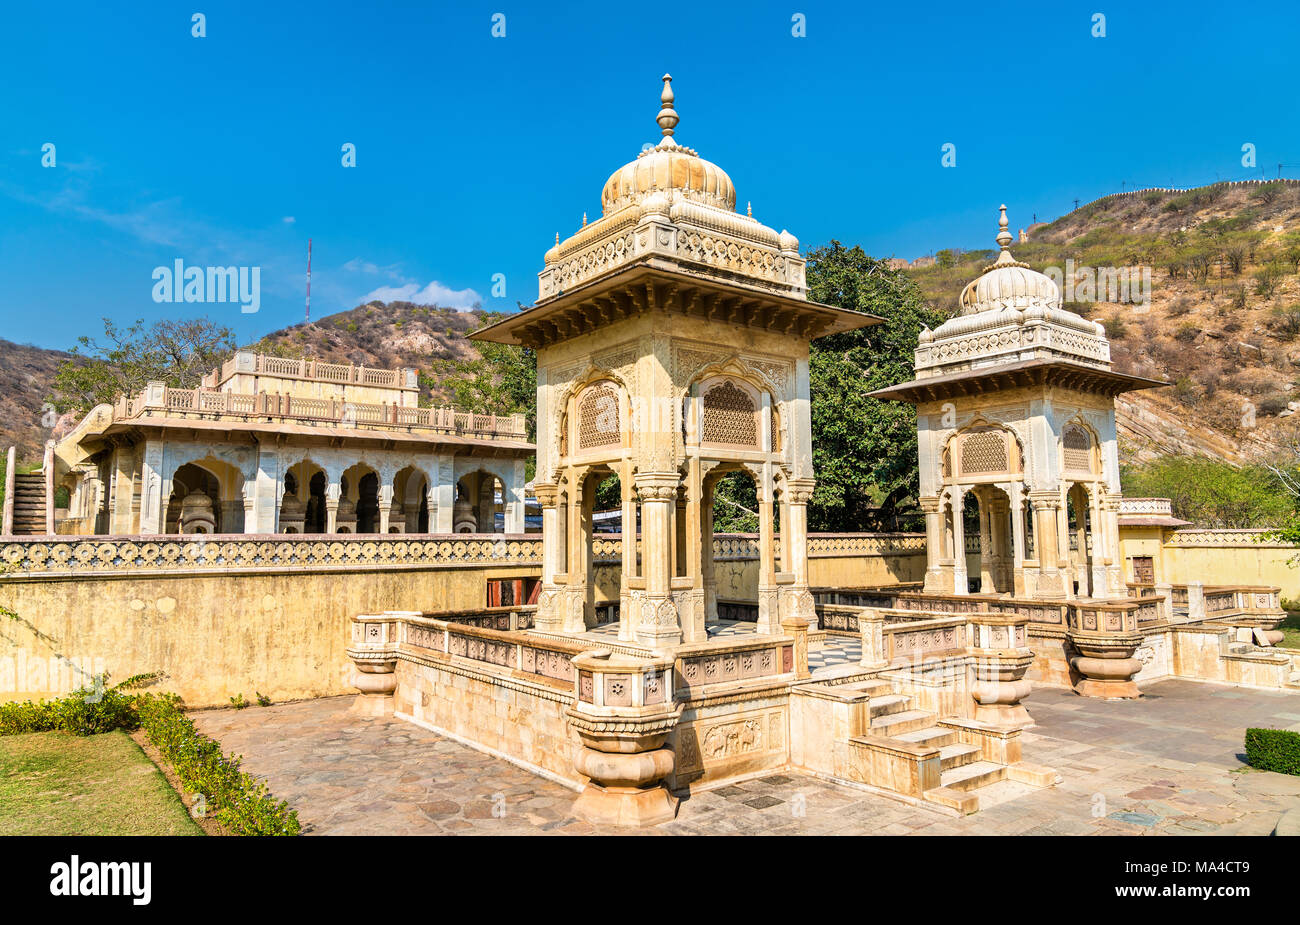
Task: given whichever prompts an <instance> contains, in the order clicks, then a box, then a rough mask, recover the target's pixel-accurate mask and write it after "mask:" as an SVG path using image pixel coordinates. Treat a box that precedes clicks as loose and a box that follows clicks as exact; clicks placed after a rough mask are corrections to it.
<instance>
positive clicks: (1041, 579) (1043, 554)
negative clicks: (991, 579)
mask: <svg viewBox="0 0 1300 925" xmlns="http://www.w3.org/2000/svg"><path fill="white" fill-rule="evenodd" d="M1029 500H1030V502H1032V504H1033V506H1034V507H1033V511H1034V554H1035V555H1036V556H1037V560H1038V575H1037V581H1036V583H1035V588H1034V596H1035V597H1037V598H1042V599H1045V600H1051V599H1058V598H1062V597H1065V596H1066V587H1065V572H1064V571H1063V569H1062V566H1063V564H1064V563H1062V561H1061V548H1060V547H1061V538H1060V529H1059V528H1060V519H1061V493H1060V492H1059V491H1052V490H1049V491H1031V492H1029Z"/></svg>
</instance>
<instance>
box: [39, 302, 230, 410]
mask: <svg viewBox="0 0 1300 925" xmlns="http://www.w3.org/2000/svg"><path fill="white" fill-rule="evenodd" d="M103 321H104V339H103V340H102V341H101V340H95V339H93V338H91V337H87V336H83V337H79V338H77V346H76V347H73V348H72V350H70V351H69V353H71V354H72V357H71V358H70V359H68V360H66V361H65V362H64V363H63V365H62V366H60V367H59V369H58V370H57V372H56V373H55V374H54V390H55V395H54V397H53V399H52V403H53V404H54V406H55V407H56V408H57V409H58V410H59V411H78V412H84V411H88V410H90V409H91V408H93V407H94V406H95V405H98V404H103V403H105V402H109V403H111V402H112V401H113V400H114V399H115V398H116V397H117V396H118V395H122V394H134V393H136V392H139V391H141V390H142V389H143V388H144V387H145V384H146V383H147V382H149V381H151V380H161V381H162V382H165V383H167V385H169V386H171V387H172V388H177V389H192V388H195V387H196V386H198V385H199V383H200V381H201V380H202V379H203V377H204V376H205V375H206V374H207V373H208V372H210V371H211V370H212V369H213V368H214V367H216V366H219V365H221V363H222V362H224V361H225V360H226V358H227V357H229V356H230V355H231V354H232V353H233V352H234V350H235V334H234V332H233V331H231V330H230V328H227V327H224V326H222V325H219V324H217V323H216V322H214V321H212V320H210V319H208V318H191V319H186V320H182V321H172V320H163V321H156V322H154V323H153V324H152V325H150V326H148V327H145V324H144V322H143V321H136V322H135V323H134V324H132V325H130V326H128V327H125V328H123V327H119V326H118V325H117V324H115V323H114V322H113V321H112V320H111V319H109V318H105V319H103Z"/></svg>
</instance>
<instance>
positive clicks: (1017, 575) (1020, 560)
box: [1007, 482, 1027, 597]
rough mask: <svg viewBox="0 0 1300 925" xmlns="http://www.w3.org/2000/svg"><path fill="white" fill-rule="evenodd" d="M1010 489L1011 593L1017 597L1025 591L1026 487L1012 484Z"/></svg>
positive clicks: (1017, 483) (1016, 483)
mask: <svg viewBox="0 0 1300 925" xmlns="http://www.w3.org/2000/svg"><path fill="white" fill-rule="evenodd" d="M1007 487H1008V489H1009V490H1008V492H1007V494H1008V496H1009V497H1010V498H1011V585H1010V587H1011V591H1012V593H1013V594H1014V595H1015V596H1016V597H1020V596H1022V595H1024V594H1025V593H1026V591H1025V547H1026V545H1027V539H1026V537H1025V497H1024V486H1023V485H1022V484H1021V483H1020V482H1012V483H1011V484H1010V485H1009V486H1007Z"/></svg>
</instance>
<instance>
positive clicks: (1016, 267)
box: [960, 206, 1061, 315]
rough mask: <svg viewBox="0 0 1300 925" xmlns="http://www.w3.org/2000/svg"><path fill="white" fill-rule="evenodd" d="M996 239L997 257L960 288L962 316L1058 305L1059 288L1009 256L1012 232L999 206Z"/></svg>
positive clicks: (1050, 279) (1003, 211)
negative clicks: (999, 249)
mask: <svg viewBox="0 0 1300 925" xmlns="http://www.w3.org/2000/svg"><path fill="white" fill-rule="evenodd" d="M998 228H999V230H998V236H997V242H998V244H999V246H1001V248H1002V253H1000V254H998V259H997V260H995V261H994V262H993V263H991V264H989V265H988V266H987V267H985V268H984V273H983V274H982V275H980V276H979V277H978V278H976V279H973V280H971V281H970V282H969V283H967V284H966V288H965V289H963V290H962V291H961V299H960V302H961V311H962V314H963V315H973V314H976V313H978V312H987V311H994V310H1001V309H1007V308H1016V309H1026V308H1029V307H1031V306H1039V307H1041V308H1060V307H1061V287H1060V286H1058V285H1056V283H1055V282H1054V281H1053V280H1052V278H1051V277H1050V276H1047V275H1045V274H1043V273H1039V272H1038V271H1037V270H1034V269H1031V268H1030V267H1029V264H1026V263H1020V262H1019V261H1018V260H1016V259H1015V258H1014V257H1012V256H1011V250H1010V245H1011V232H1010V230H1009V229H1008V226H1007V207H1006V206H1002V207H1001V216H1000V217H999V219H998Z"/></svg>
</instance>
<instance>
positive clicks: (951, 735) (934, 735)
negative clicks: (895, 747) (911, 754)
mask: <svg viewBox="0 0 1300 925" xmlns="http://www.w3.org/2000/svg"><path fill="white" fill-rule="evenodd" d="M894 738H895V739H902V740H903V741H904V742H911V743H912V744H913V745H929V746H931V747H933V748H942V747H943V746H945V745H951V744H952V743H953V742H956V741H957V733H955V732H954V731H953V730H951V729H945V728H944V727H943V726H929V727H927V728H925V729H918V730H916V731H915V732H904V733H901V734H899V735H896V736H894Z"/></svg>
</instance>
